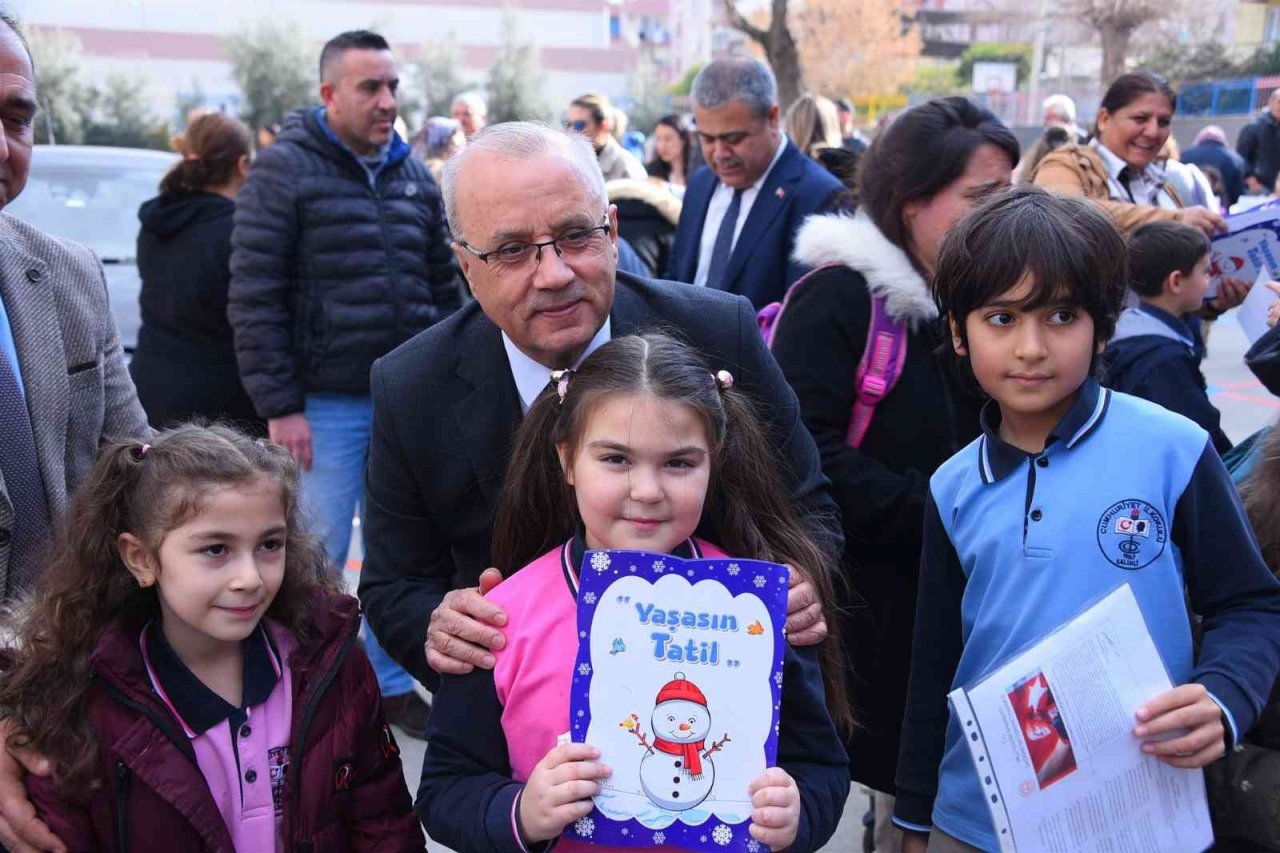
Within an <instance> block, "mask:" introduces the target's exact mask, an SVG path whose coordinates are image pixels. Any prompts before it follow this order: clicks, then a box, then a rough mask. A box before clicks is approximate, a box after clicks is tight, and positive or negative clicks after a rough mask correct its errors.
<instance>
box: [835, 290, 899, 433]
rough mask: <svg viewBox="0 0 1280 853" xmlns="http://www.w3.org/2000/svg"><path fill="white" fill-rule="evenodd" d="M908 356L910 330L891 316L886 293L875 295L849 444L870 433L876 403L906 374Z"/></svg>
mask: <svg viewBox="0 0 1280 853" xmlns="http://www.w3.org/2000/svg"><path fill="white" fill-rule="evenodd" d="M906 358H907V334H906V329H904V328H903V326H902V323H901V322H899V321H897V320H894V319H893V318H892V317H890V316H889V312H888V311H887V310H886V306H885V302H884V297H881V296H872V297H871V324H870V328H869V329H868V331H867V346H866V349H864V350H863V351H862V361H861V362H860V363H859V364H858V373H857V379H856V388H857V394H856V396H855V398H854V402H853V416H852V417H851V418H850V419H849V432H848V433H847V434H846V435H845V444H846V445H848V446H849V447H858V446H860V445H861V444H862V441H863V439H865V438H866V437H867V429H868V428H869V427H870V426H871V418H872V416H873V415H874V414H875V411H876V406H877V405H878V404H879V402H880V401H881V400H883V399H884V398H885V397H886V396H888V394H889V392H890V391H892V390H893V386H894V385H896V384H897V382H898V379H899V378H900V377H901V376H902V369H903V366H904V365H905V364H906Z"/></svg>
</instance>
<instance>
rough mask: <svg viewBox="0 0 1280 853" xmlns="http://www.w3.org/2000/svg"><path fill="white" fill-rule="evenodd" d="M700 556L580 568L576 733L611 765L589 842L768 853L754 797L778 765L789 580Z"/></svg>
mask: <svg viewBox="0 0 1280 853" xmlns="http://www.w3.org/2000/svg"><path fill="white" fill-rule="evenodd" d="M687 548H688V546H686V549H687ZM693 554H694V556H693V558H691V559H689V558H685V557H683V556H679V555H674V554H656V553H651V552H629V551H610V552H605V551H589V552H588V553H587V554H586V555H585V557H584V559H583V563H582V565H581V566H579V567H577V568H578V582H579V584H580V586H579V589H578V626H577V627H578V655H577V658H576V660H575V661H574V664H573V666H574V669H573V680H572V687H571V693H570V701H569V714H570V716H569V719H570V731H569V733H570V736H571V738H572V739H573V740H574V741H575V742H578V743H582V742H586V743H590V744H592V745H594V746H596V747H598V748H599V749H600V752H601V756H600V760H601V761H602V762H604V763H607V764H608V765H609V766H610V767H612V768H613V775H612V776H611V777H610V778H609V780H608V781H606V782H605V783H604V785H603V786H602V789H601V791H600V792H599V793H598V794H597V795H596V796H595V797H594V798H593V801H592V810H591V812H590V814H588V815H587V816H586V817H584V818H581V819H580V820H578V821H577V822H576V823H575V824H574V825H573V831H572V833H570V834H571V837H574V838H576V839H578V840H579V841H583V842H586V843H590V844H602V845H612V846H616V847H638V848H644V847H650V846H654V845H667V846H672V847H677V848H680V849H683V850H692V851H706V853H720V851H732V853H759V851H760V850H762V849H763V848H762V847H761V846H760V845H759V844H758V843H756V842H755V840H754V839H753V838H751V834H750V831H749V827H750V823H751V797H750V795H749V794H748V790H747V789H748V785H749V784H750V782H751V780H752V779H754V778H755V777H757V776H759V775H760V774H761V773H762V772H764V770H765V768H766V767H770V766H772V765H773V764H774V763H775V762H776V758H777V749H778V735H779V726H778V715H779V713H780V708H781V704H782V701H781V697H782V682H783V675H782V661H783V655H784V653H785V649H786V637H785V631H784V626H785V624H786V612H787V570H786V568H784V567H783V566H779V565H776V564H773V563H765V562H761V561H756V560H730V559H729V558H726V557H706V556H703V555H702V554H700V553H699V552H698V551H697V550H696V549H694V550H693ZM753 845H754V846H753Z"/></svg>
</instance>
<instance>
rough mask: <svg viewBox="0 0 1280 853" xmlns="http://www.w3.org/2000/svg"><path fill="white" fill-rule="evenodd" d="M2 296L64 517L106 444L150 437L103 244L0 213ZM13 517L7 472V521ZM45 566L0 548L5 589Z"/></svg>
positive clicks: (0, 523)
mask: <svg viewBox="0 0 1280 853" xmlns="http://www.w3.org/2000/svg"><path fill="white" fill-rule="evenodd" d="M0 300H3V301H4V309H5V313H6V314H7V315H8V316H9V325H10V326H11V327H12V329H13V339H14V343H15V344H16V345H17V350H18V363H19V364H20V365H21V367H22V384H23V387H24V388H25V390H26V396H27V407H28V409H29V411H30V413H31V428H32V431H33V432H34V433H35V441H36V453H37V455H38V456H39V463H40V474H41V476H42V477H43V478H44V486H45V493H46V494H47V495H48V499H49V510H50V512H51V513H52V515H53V517H54V519H58V518H61V516H62V514H63V513H64V512H65V511H66V509H67V497H68V495H69V494H70V493H71V492H72V491H74V490H75V488H76V486H78V485H79V484H80V481H81V480H83V479H84V478H85V476H86V475H87V474H88V473H89V469H90V468H91V467H92V465H93V460H94V457H95V456H96V455H97V452H98V446H99V445H100V444H101V443H102V442H103V441H104V440H107V439H110V438H124V439H128V438H135V439H143V438H146V437H147V436H149V435H150V429H149V428H148V427H147V417H146V415H145V414H143V411H142V406H141V405H139V403H138V397H137V395H136V394H135V393H134V390H133V380H131V379H130V378H129V372H128V371H127V370H126V369H125V365H124V356H123V352H122V350H121V348H120V338H119V335H118V334H117V333H116V325H115V320H114V319H113V318H112V316H111V309H110V306H109V303H108V301H107V281H106V277H105V276H104V274H103V271H102V265H101V264H100V263H99V262H98V259H97V258H96V257H95V256H94V254H93V252H91V251H89V250H88V249H86V248H85V247H83V246H80V245H77V244H76V243H70V242H67V241H65V240H58V239H55V238H53V237H50V236H48V235H47V234H43V233H41V232H40V231H37V230H36V229H35V228H32V227H31V226H30V225H27V224H25V223H23V222H20V221H18V220H17V219H14V218H13V217H12V216H10V215H9V214H7V213H0ZM12 524H13V506H12V505H11V504H10V503H9V498H8V494H7V492H6V491H5V489H4V482H3V478H2V477H0V528H9V527H11V526H12ZM39 574H40V566H18V565H10V563H9V547H8V545H7V544H6V545H5V546H4V547H0V583H3V584H4V587H0V588H7V589H8V590H9V591H10V593H13V592H15V591H19V590H21V589H24V588H28V587H30V585H31V584H32V583H33V582H34V580H35V578H36V577H38V576H39Z"/></svg>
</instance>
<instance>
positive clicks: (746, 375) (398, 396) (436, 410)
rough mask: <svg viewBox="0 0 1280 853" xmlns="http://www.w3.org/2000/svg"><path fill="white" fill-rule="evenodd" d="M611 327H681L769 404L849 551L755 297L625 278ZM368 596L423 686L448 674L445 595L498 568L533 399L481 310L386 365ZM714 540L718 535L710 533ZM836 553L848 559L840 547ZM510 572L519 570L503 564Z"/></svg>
mask: <svg viewBox="0 0 1280 853" xmlns="http://www.w3.org/2000/svg"><path fill="white" fill-rule="evenodd" d="M610 317H611V320H612V332H613V334H614V335H615V336H621V335H626V334H628V333H634V332H637V331H640V330H645V329H654V328H657V327H667V328H674V329H675V330H678V333H679V334H681V335H682V336H683V337H684V338H685V339H687V340H689V341H690V342H691V343H692V344H693V345H694V346H696V347H698V348H699V349H700V350H701V351H702V353H703V354H704V355H705V357H706V358H707V360H708V362H709V363H710V364H711V365H712V366H714V367H715V369H717V370H718V369H721V368H724V369H727V370H729V371H730V372H732V373H733V375H734V377H735V379H736V380H737V381H736V385H735V387H737V388H739V389H742V390H745V391H746V392H748V393H749V394H752V395H753V396H754V397H755V398H756V399H757V400H759V401H760V405H759V411H760V413H761V415H762V416H763V417H764V418H765V419H766V420H767V423H768V426H769V429H770V433H771V440H772V441H773V443H774V445H775V446H776V448H777V451H778V458H779V460H780V461H781V462H782V465H783V469H784V471H789V473H790V474H791V475H792V477H793V478H794V479H793V481H792V482H793V491H794V494H795V497H796V500H797V501H798V502H799V503H800V505H801V510H802V512H803V513H804V514H805V515H806V517H807V519H808V521H809V524H810V526H811V527H812V528H813V529H814V532H815V537H820V538H822V539H823V542H822V544H824V545H827V546H829V547H830V548H840V547H842V546H843V535H842V533H841V532H840V522H839V515H838V512H837V510H836V508H835V503H834V502H833V500H832V498H831V495H830V493H829V491H828V490H829V483H828V482H827V480H826V478H825V477H824V476H823V474H822V466H821V463H820V461H819V459H818V452H817V449H816V448H815V446H814V443H813V439H812V438H811V437H810V436H809V433H808V432H807V431H806V430H805V427H804V425H803V424H802V423H801V422H800V413H799V405H798V403H797V402H796V396H795V394H794V393H793V392H792V391H791V388H790V386H788V385H787V383H786V380H785V379H783V377H782V372H781V371H780V370H779V369H778V365H777V364H776V363H775V362H774V360H773V356H772V355H770V354H769V351H768V350H767V349H766V348H765V346H764V343H763V341H762V340H761V338H760V333H759V331H758V330H757V327H756V321H755V312H754V311H753V310H752V308H751V306H750V304H748V303H747V301H746V300H745V299H741V298H736V297H732V296H729V295H728V294H724V293H719V292H717V291H713V290H704V289H702V288H691V287H684V286H680V285H678V284H675V283H672V282H664V281H652V280H649V279H642V278H638V277H635V276H630V275H627V274H625V273H619V274H618V278H617V287H616V290H615V295H614V300H613V310H612V311H611V312H610ZM372 387H373V436H372V440H371V444H370V447H369V467H368V473H367V478H366V494H367V498H368V500H367V505H366V510H365V527H364V542H365V558H364V567H363V569H362V571H361V573H360V601H361V604H362V605H363V606H364V609H365V612H366V614H367V615H368V617H369V621H370V623H371V624H372V625H373V630H374V632H375V633H376V634H377V637H378V639H379V641H380V642H381V643H382V646H383V648H384V649H386V650H387V652H388V653H389V654H390V655H391V656H392V657H393V658H395V659H396V660H397V661H398V662H399V663H400V664H401V665H402V666H404V667H405V668H406V669H407V670H408V671H409V672H410V673H411V674H412V675H413V676H414V677H415V678H417V679H418V680H419V681H421V682H423V683H424V684H427V685H429V686H432V687H433V688H434V686H435V685H437V684H438V683H439V676H437V675H436V674H435V673H434V672H432V671H431V670H430V669H429V668H428V667H427V664H426V655H425V654H424V651H423V643H424V642H425V640H426V635H427V623H428V622H429V621H430V618H431V613H432V611H433V610H435V608H436V607H437V606H438V605H439V604H440V601H441V599H443V598H444V595H445V593H447V592H448V591H449V590H452V589H458V588H462V587H469V586H475V585H476V583H477V580H478V578H479V576H480V573H481V572H482V571H484V569H485V568H486V567H487V566H490V565H492V563H491V562H490V556H489V546H490V538H491V536H492V533H493V522H494V514H495V511H496V508H497V504H498V496H499V494H500V493H501V490H502V482H503V475H504V472H505V468H506V465H507V459H508V457H509V456H510V453H511V444H512V438H513V437H514V434H515V430H516V427H517V426H518V425H519V422H520V418H521V412H520V399H519V395H518V394H517V392H516V386H515V380H514V379H513V378H512V376H511V366H510V364H509V362H508V361H507V354H506V350H505V349H504V348H503V346H502V337H501V332H500V331H499V330H498V327H497V326H495V325H494V324H493V322H492V321H490V320H489V318H488V317H486V316H485V315H484V314H483V313H482V312H481V310H480V306H479V304H478V303H475V302H473V303H471V304H469V305H467V306H466V307H465V308H463V309H462V310H461V311H459V312H458V313H457V314H455V315H454V316H453V317H450V318H449V319H448V320H445V321H444V322H442V323H440V324H438V325H437V326H435V327H433V328H431V329H428V330H427V331H425V332H422V333H421V334H419V335H418V336H417V337H415V338H413V339H412V340H410V341H408V342H407V343H405V344H404V345H402V346H400V347H399V348H397V349H395V350H394V351H392V352H391V353H390V354H389V355H387V356H385V357H383V358H381V359H379V360H378V361H376V362H375V363H374V365H373V382H372ZM704 533H705V535H707V536H708V538H710V539H711V540H712V541H715V538H716V537H715V532H714V531H704ZM833 553H839V552H838V551H836V552H833ZM499 568H500V569H502V571H503V572H506V573H510V572H512V571H514V570H516V569H518V568H519V566H500V567H499Z"/></svg>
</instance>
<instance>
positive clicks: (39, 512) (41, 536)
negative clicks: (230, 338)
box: [0, 14, 150, 851]
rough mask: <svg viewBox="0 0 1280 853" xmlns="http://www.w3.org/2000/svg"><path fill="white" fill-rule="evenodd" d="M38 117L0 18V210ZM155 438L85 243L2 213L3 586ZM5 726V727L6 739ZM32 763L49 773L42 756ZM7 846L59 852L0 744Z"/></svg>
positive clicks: (28, 574)
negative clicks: (82, 486)
mask: <svg viewBox="0 0 1280 853" xmlns="http://www.w3.org/2000/svg"><path fill="white" fill-rule="evenodd" d="M35 113H36V85H35V74H34V72H33V70H32V66H31V55H30V53H29V52H28V51H27V47H26V44H25V42H24V41H23V40H22V37H21V36H20V35H19V34H18V29H17V26H16V24H15V23H14V22H13V20H12V19H10V18H9V17H7V16H5V15H3V14H0V118H3V128H2V129H0V208H2V207H4V206H6V205H8V204H9V202H11V201H13V200H14V199H15V198H17V197H18V195H19V193H21V192H22V189H23V187H24V186H25V185H26V182H27V170H28V167H29V166H30V163H31V148H32V143H33V141H34V140H33V137H34V132H33V128H34V126H35V123H34V120H35ZM149 434H150V431H149V429H148V428H147V418H146V415H144V414H143V411H142V406H140V405H139V404H138V398H137V395H136V394H135V393H134V390H133V382H132V381H131V380H130V379H129V373H128V371H126V370H125V366H124V358H123V355H122V352H121V349H120V340H119V337H118V335H117V333H116V327H115V321H114V320H113V319H112V317H111V311H110V308H109V304H108V302H107V288H106V278H105V277H104V276H103V273H102V266H101V264H99V263H98V260H97V258H95V257H94V256H93V253H92V252H90V251H89V250H88V249H86V248H84V247H83V246H79V245H76V244H75V243H68V242H66V241H63V240H57V239H54V238H53V237H50V236H48V235H46V234H42V233H40V232H39V231H37V230H36V229H35V228H32V227H31V226H29V225H26V224H24V223H22V222H19V221H18V220H16V219H14V218H13V217H11V216H9V215H8V214H7V213H0V584H3V589H2V592H3V597H4V598H6V599H8V598H12V597H13V596H15V595H18V594H20V593H22V592H25V591H27V590H29V589H30V588H31V587H32V586H33V585H34V583H35V581H36V579H37V578H38V577H39V575H40V569H41V555H42V553H43V551H44V547H45V545H46V543H47V541H48V538H49V531H50V527H51V526H52V524H53V523H54V522H55V521H56V520H57V519H58V517H59V516H61V515H62V513H63V512H64V511H65V510H66V508H67V496H68V495H69V494H70V493H71V492H72V491H74V490H75V488H76V486H77V485H78V484H79V483H80V481H81V480H82V479H84V477H85V475H86V474H88V473H89V469H90V467H92V465H93V460H94V457H95V456H96V454H97V451H98V445H99V444H101V443H102V442H103V441H104V440H106V439H108V438H136V439H144V438H146V437H147V436H148V435H149ZM7 734H8V732H7V730H6V729H4V728H0V737H4V736H5V735H7ZM25 760H26V761H28V762H29V763H30V765H31V768H32V769H40V770H43V771H44V772H47V767H45V766H44V763H43V762H42V761H41V760H40V759H39V758H38V757H35V756H28V757H26V759H25ZM0 844H3V845H4V846H5V847H6V848H7V849H9V850H14V851H23V850H33V849H41V850H56V849H60V845H59V844H58V842H57V839H56V838H54V837H53V835H52V834H51V833H50V832H49V830H48V828H47V827H46V826H45V825H44V824H43V823H41V822H40V821H38V820H36V819H35V817H34V810H33V809H32V807H31V804H30V803H28V802H27V800H26V797H25V795H24V792H23V789H22V784H21V780H20V770H19V768H18V765H17V763H16V762H15V761H14V759H13V758H12V757H11V756H10V755H9V753H8V752H7V751H6V750H0Z"/></svg>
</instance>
